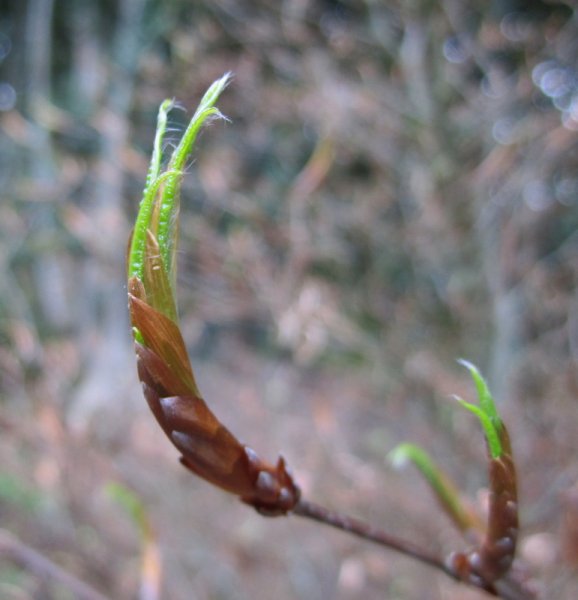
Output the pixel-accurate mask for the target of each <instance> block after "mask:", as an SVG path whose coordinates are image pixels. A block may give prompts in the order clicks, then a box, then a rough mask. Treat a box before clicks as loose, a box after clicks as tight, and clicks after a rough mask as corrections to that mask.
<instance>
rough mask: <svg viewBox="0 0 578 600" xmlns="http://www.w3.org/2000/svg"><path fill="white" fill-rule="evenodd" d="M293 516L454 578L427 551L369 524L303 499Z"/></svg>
mask: <svg viewBox="0 0 578 600" xmlns="http://www.w3.org/2000/svg"><path fill="white" fill-rule="evenodd" d="M293 514H295V515H299V516H300V517H306V518H307V519H313V520H314V521H318V522H319V523H324V524H325V525H330V526H331V527H335V528H337V529H341V530H342V531H345V532H347V533H351V534H352V535H356V536H358V537H360V538H363V539H364V540H369V541H371V542H374V543H376V544H379V545H380V546H386V547H388V548H391V549H392V550H395V551H397V552H400V553H401V554H405V555H407V556H410V557H412V558H414V559H416V560H419V561H420V562H422V563H425V564H426V565H429V566H430V567H434V568H435V569H438V570H440V571H443V572H444V573H445V574H446V575H448V576H449V577H451V578H453V579H455V578H456V577H455V574H454V573H453V572H452V571H451V570H450V569H449V567H447V566H446V565H445V564H444V562H443V561H442V560H440V558H438V557H437V556H435V555H434V554H432V553H431V552H429V551H428V550H424V549H423V548H421V547H419V546H416V545H415V544H413V543H411V542H407V541H406V540H402V539H400V538H397V537H395V536H393V535H390V534H389V533H387V532H385V531H383V530H381V529H378V528H377V527H374V526H373V525H370V524H369V523H365V522H364V521H361V520H359V519H356V518H355V517H350V516H348V515H344V514H342V513H339V512H336V511H332V510H329V509H327V508H324V507H323V506H319V505H318V504H314V503H313V502H309V501H308V500H303V499H301V500H299V503H298V504H297V505H296V506H295V508H294V510H293Z"/></svg>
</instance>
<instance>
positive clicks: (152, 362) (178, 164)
mask: <svg viewBox="0 0 578 600" xmlns="http://www.w3.org/2000/svg"><path fill="white" fill-rule="evenodd" d="M228 81H229V75H228V74H227V75H225V76H223V77H222V78H221V79H219V80H218V81H216V82H215V83H214V84H213V85H212V86H211V87H210V88H209V90H208V91H207V92H206V94H205V95H204V97H203V99H202V100H201V103H200V105H199V108H198V109H197V111H196V112H195V114H194V115H193V118H192V119H191V122H190V124H189V126H188V127H187V130H186V131H185V133H184V135H183V138H182V139H181V141H180V143H179V144H178V146H177V147H176V148H175V150H174V151H173V154H172V156H171V158H170V159H169V161H168V165H167V167H166V170H165V171H164V172H162V142H163V137H164V133H165V131H166V123H167V118H168V112H169V111H170V109H171V108H172V106H173V103H172V101H169V100H166V101H165V102H163V103H162V104H161V107H160V110H159V117H158V122H157V134H156V137H155V144H154V151H153V156H152V159H151V165H150V167H149V172H148V176H147V182H146V187H145V191H144V194H143V199H142V201H141V205H140V208H139V212H138V215H137V218H136V223H135V228H134V231H133V234H132V238H131V241H130V243H129V253H128V267H127V272H128V299H129V312H130V316H131V321H132V326H133V332H134V338H135V352H136V355H137V366H138V374H139V378H140V380H141V382H142V384H143V391H144V395H145V398H146V400H147V402H148V404H149V407H150V409H151V410H152V412H153V414H154V415H155V417H156V419H157V421H158V423H159V425H160V426H161V427H162V429H163V430H164V432H165V433H166V435H167V437H168V438H169V439H170V440H171V442H172V443H173V444H174V445H175V447H176V448H177V449H178V450H179V452H180V453H181V455H182V456H181V462H182V464H183V465H184V466H186V467H187V468H188V469H190V470H191V471H192V472H194V473H195V474H197V475H199V476H200V477H202V478H204V479H206V480H207V481H209V482H211V483H213V484H214V485H217V486H219V487H220V488H222V489H224V490H226V491H228V492H231V493H233V494H236V495H238V496H239V497H240V498H241V499H242V500H243V501H244V502H246V503H247V504H251V505H252V506H254V507H255V508H256V509H257V510H259V511H260V512H262V513H264V514H270V515H277V514H285V513H287V512H288V511H290V510H291V509H292V508H293V507H294V506H295V504H296V503H297V501H298V500H299V495H300V492H299V488H298V487H297V485H296V484H295V483H294V481H293V478H292V476H291V474H290V472H289V470H288V469H287V467H286V466H285V462H284V460H283V459H282V458H279V460H278V461H277V463H276V464H275V465H272V464H270V463H267V462H265V461H263V460H261V459H260V458H259V457H258V456H257V454H256V453H255V452H254V451H253V450H252V449H251V448H249V447H248V446H245V445H244V444H241V442H239V441H238V440H237V438H236V437H235V436H234V435H233V434H232V433H231V432H230V431H229V430H228V429H227V428H226V427H225V426H224V425H223V424H222V423H221V422H220V421H219V420H218V419H217V417H216V416H215V415H214V414H213V412H212V411H211V409H210V408H209V407H208V406H207V404H206V403H205V401H204V400H203V398H202V397H201V394H200V392H199V389H198V387H197V383H196V381H195V376H194V373H193V369H192V367H191V364H190V361H189V357H188V354H187V350H186V346H185V342H184V340H183V338H182V335H181V332H180V329H179V325H178V316H177V307H176V301H175V289H174V288H175V281H176V274H175V271H176V265H175V256H176V240H177V237H178V212H179V191H180V182H181V179H182V176H183V168H184V165H185V162H186V160H187V158H188V157H189V155H190V153H191V151H192V149H193V145H194V142H195V139H196V137H197V134H198V132H199V130H200V128H201V127H202V125H203V123H205V122H206V120H207V119H209V118H211V117H219V116H221V114H220V113H219V111H218V110H217V109H216V108H215V107H214V104H215V102H216V101H217V99H218V97H219V95H220V93H221V92H222V91H223V89H224V88H225V86H226V85H227V83H228Z"/></svg>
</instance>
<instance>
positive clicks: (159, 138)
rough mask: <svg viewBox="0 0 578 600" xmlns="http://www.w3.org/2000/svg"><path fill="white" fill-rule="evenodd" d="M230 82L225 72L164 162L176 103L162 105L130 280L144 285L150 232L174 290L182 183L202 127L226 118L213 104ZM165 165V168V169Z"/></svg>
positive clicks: (134, 238) (130, 263)
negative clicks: (168, 133)
mask: <svg viewBox="0 0 578 600" xmlns="http://www.w3.org/2000/svg"><path fill="white" fill-rule="evenodd" d="M230 80H231V74H230V73H225V75H223V76H222V77H221V78H220V79H218V80H217V81H215V82H214V83H213V84H212V85H211V86H210V87H209V89H208V90H207V91H206V92H205V94H204V96H203V98H202V99H201V102H200V103H199V106H198V108H197V110H196V111H195V113H194V115H193V117H192V118H191V121H190V123H189V125H188V126H187V129H186V130H185V132H184V134H183V136H182V138H181V140H180V142H179V144H178V145H177V147H176V148H175V149H174V151H173V153H172V155H171V156H170V159H169V160H168V161H166V162H165V161H164V160H163V158H164V157H163V141H164V137H165V133H166V131H167V122H168V115H169V112H170V111H171V110H172V109H173V108H174V106H175V102H174V100H171V99H167V100H164V101H163V102H162V103H161V105H160V107H159V111H158V116H157V127H156V133H155V141H154V145H153V152H152V157H151V162H150V165H149V169H148V172H147V178H146V184H145V188H144V192H143V198H142V200H141V203H140V206H139V211H138V214H137V217H136V221H135V226H134V230H133V235H132V240H131V243H130V247H129V253H128V266H127V273H128V278H129V279H130V278H132V277H137V278H138V279H139V280H140V281H141V282H142V281H144V272H145V260H146V257H147V235H148V234H147V231H150V233H151V234H152V235H153V237H154V238H155V240H156V242H157V243H158V248H159V254H160V256H161V258H162V262H163V264H164V270H165V272H166V273H167V277H168V279H169V281H170V283H171V285H172V287H173V288H174V283H175V279H176V273H175V252H176V247H175V246H176V239H177V228H178V213H179V199H180V182H181V180H182V177H183V174H184V168H185V165H186V161H187V159H188V158H189V156H190V155H191V153H192V151H193V148H194V145H195V141H196V138H197V134H198V133H199V131H200V129H201V127H202V126H203V125H204V124H205V123H206V122H207V120H209V119H210V118H224V117H223V115H222V114H221V113H220V112H219V110H218V109H217V108H215V106H214V105H215V102H216V101H217V100H218V98H219V96H220V94H221V93H222V91H223V90H224V89H225V87H226V86H227V84H228V83H229V81H230ZM163 163H164V164H165V165H166V167H165V168H164V170H163Z"/></svg>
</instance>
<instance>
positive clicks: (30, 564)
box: [0, 529, 107, 600]
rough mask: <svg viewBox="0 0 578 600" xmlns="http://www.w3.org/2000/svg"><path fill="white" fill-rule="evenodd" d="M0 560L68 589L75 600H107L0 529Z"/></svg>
mask: <svg viewBox="0 0 578 600" xmlns="http://www.w3.org/2000/svg"><path fill="white" fill-rule="evenodd" d="M0 558H3V559H5V560H9V561H11V562H13V563H14V564H16V565H18V566H20V567H21V568H23V569H26V570H28V571H30V572H31V573H34V575H36V576H37V577H39V578H41V579H45V580H50V581H54V582H56V583H59V584H60V585H62V586H64V587H65V588H66V589H68V590H69V591H70V592H71V593H72V594H73V595H74V598H77V600H107V597H106V596H103V595H102V594H101V593H100V592H98V591H96V590H95V589H94V588H92V587H91V586H89V585H88V584H87V583H84V582H83V581H81V580H80V579H78V578H76V577H75V576H74V575H72V574H71V573H69V572H68V571H65V570H64V569H63V568H62V567H59V566H58V565H57V564H55V563H53V562H52V561H51V560H49V559H48V558H46V557H45V556H43V555H42V554H40V552H38V551H37V550H34V549H33V548H30V546H27V545H26V544H24V543H22V542H21V541H20V540H18V539H17V538H16V537H14V536H13V535H12V534H11V533H9V532H8V531H6V530H2V529H0Z"/></svg>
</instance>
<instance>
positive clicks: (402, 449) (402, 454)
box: [388, 443, 477, 531]
mask: <svg viewBox="0 0 578 600" xmlns="http://www.w3.org/2000/svg"><path fill="white" fill-rule="evenodd" d="M388 458H389V460H390V461H391V463H392V464H393V466H394V467H396V468H400V467H403V466H405V465H406V464H407V463H408V462H411V463H413V464H414V466H415V467H416V468H417V469H418V470H419V472H420V473H421V474H422V476H423V477H424V478H425V480H426V481H427V482H428V484H429V485H430V487H431V488H432V490H433V492H434V494H435V496H436V498H437V499H438V502H439V503H440V505H441V506H442V507H443V508H444V510H445V511H446V513H447V514H448V515H449V516H450V518H451V519H452V520H453V521H454V523H455V524H456V525H457V526H458V528H459V529H460V530H461V531H468V530H469V529H474V528H475V527H476V526H477V522H476V519H475V518H474V517H473V516H472V515H471V514H470V513H469V511H468V510H467V509H466V508H465V507H464V506H463V505H462V502H461V501H460V498H459V493H458V491H457V488H456V486H455V485H454V484H453V482H452V481H451V480H450V479H449V477H448V476H447V475H446V474H445V473H444V472H443V471H442V470H441V469H440V468H439V467H438V466H437V465H436V464H435V463H434V461H433V459H432V458H431V457H430V456H429V454H428V453H427V452H426V451H425V450H423V448H420V447H419V446H416V445H415V444H408V443H403V444H400V445H399V446H397V447H396V448H394V449H393V450H392V451H391V452H390V453H389V454H388Z"/></svg>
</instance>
